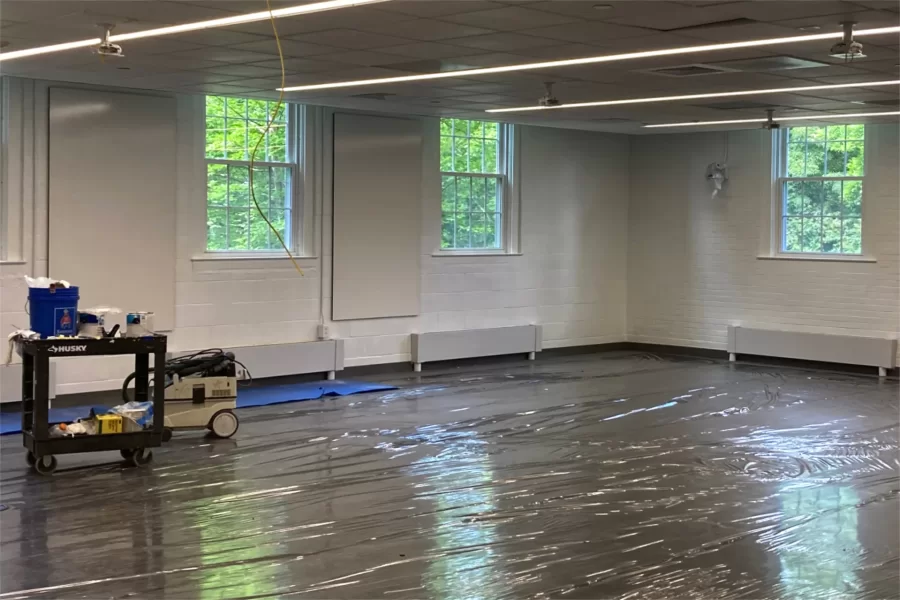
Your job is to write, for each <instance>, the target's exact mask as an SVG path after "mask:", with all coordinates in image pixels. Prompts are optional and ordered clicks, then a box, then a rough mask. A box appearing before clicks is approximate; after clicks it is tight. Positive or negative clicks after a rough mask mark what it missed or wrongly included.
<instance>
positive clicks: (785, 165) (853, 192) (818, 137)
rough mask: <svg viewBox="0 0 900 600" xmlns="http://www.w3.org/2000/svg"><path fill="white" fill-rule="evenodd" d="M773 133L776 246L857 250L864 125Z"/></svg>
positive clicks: (789, 249)
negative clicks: (777, 149)
mask: <svg viewBox="0 0 900 600" xmlns="http://www.w3.org/2000/svg"><path fill="white" fill-rule="evenodd" d="M778 135H779V136H780V137H779V140H778V143H779V145H780V150H781V156H780V160H779V163H780V164H779V178H778V182H777V185H778V188H779V190H780V199H779V200H780V202H779V204H780V208H781V210H780V224H779V227H780V232H779V233H780V235H779V237H778V239H780V240H781V241H780V251H781V252H783V253H806V254H845V255H848V254H849V255H853V254H856V255H859V254H862V236H863V231H862V203H863V178H864V173H865V167H864V162H865V126H864V125H829V126H822V127H791V128H789V129H786V130H782V131H781V132H779V134H778Z"/></svg>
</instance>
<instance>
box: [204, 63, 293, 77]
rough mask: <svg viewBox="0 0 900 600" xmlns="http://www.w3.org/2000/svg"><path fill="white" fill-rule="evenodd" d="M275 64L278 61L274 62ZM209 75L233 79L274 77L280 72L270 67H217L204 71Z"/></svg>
mask: <svg viewBox="0 0 900 600" xmlns="http://www.w3.org/2000/svg"><path fill="white" fill-rule="evenodd" d="M275 62H276V63H277V62H278V61H275ZM206 71H207V72H209V73H214V74H217V75H225V76H228V77H231V78H235V77H275V76H279V75H280V74H281V70H280V69H277V68H272V67H270V66H261V65H259V64H252V65H219V66H216V67H213V68H211V69H206Z"/></svg>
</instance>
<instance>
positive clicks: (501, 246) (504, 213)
mask: <svg viewBox="0 0 900 600" xmlns="http://www.w3.org/2000/svg"><path fill="white" fill-rule="evenodd" d="M440 127H441V141H440V144H441V250H442V251H451V252H452V251H485V252H493V251H496V252H502V251H504V250H506V249H508V248H509V240H508V236H509V225H508V224H509V223H510V221H511V218H510V214H509V213H510V211H511V209H512V206H511V204H512V203H511V202H510V199H509V197H510V195H511V194H510V193H509V190H510V185H509V180H508V175H509V169H510V162H511V161H510V160H509V154H510V150H511V135H510V133H511V131H510V126H507V125H504V124H501V123H490V122H484V121H467V120H464V119H441V123H440Z"/></svg>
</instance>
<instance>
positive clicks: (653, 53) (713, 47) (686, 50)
mask: <svg viewBox="0 0 900 600" xmlns="http://www.w3.org/2000/svg"><path fill="white" fill-rule="evenodd" d="M897 32H900V27H879V28H877V29H860V30H858V31H857V32H856V35H857V36H863V35H883V34H886V33H897ZM843 35H844V34H843V33H842V32H840V31H835V32H830V33H816V34H811V35H800V36H794V37H783V38H768V39H765V40H747V41H744V42H727V43H723V44H707V45H704V46H685V47H682V48H666V49H663V50H645V51H642V52H629V53H626V54H608V55H605V56H588V57H585V58H570V59H567V60H551V61H546V62H538V63H525V64H521V65H507V66H503V67H485V68H482V69H467V70H462V71H442V72H439V73H423V74H421V75H403V76H400V77H382V78H379V79H358V80H356V81H335V82H332V83H317V84H312V85H295V86H290V87H286V88H283V91H285V92H302V91H313V90H328V89H334V88H345V87H357V86H362V85H376V84H379V83H403V82H409V81H428V80H431V79H447V78H450V77H472V76H474V75H491V74H494V73H511V72H514V71H533V70H535V69H555V68H559V67H574V66H578V65H591V64H596V63H608V62H617V61H622V60H635V59H639V58H653V57H657V56H674V55H679V54H697V53H698V52H714V51H717V50H733V49H735V48H754V47H756V46H769V45H773V44H775V45H777V44H793V43H798V42H813V41H816V40H833V39H836V38H842V37H843ZM114 41H115V40H114ZM278 89H279V91H281V90H282V88H278Z"/></svg>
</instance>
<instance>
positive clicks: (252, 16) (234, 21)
mask: <svg viewBox="0 0 900 600" xmlns="http://www.w3.org/2000/svg"><path fill="white" fill-rule="evenodd" d="M388 1H389V0H327V1H326V2H316V3H314V4H303V5H300V6H286V7H284V8H277V9H275V10H273V11H272V12H271V18H274V19H282V18H284V17H293V16H296V15H305V14H309V13H315V12H323V11H327V10H335V9H338V8H351V7H353V6H360V5H364V4H375V3H378V2H388ZM269 18H270V13H269V11H267V10H264V11H261V12H255V13H249V14H245V15H234V16H232V17H223V18H221V19H211V20H209V21H197V22H195V23H184V24H182V25H171V26H169V27H158V28H156V29H145V30H144V31H133V32H131V33H119V34H116V35H112V36H110V37H109V41H110V42H114V43H115V42H127V41H128V40H139V39H142V38H148V37H157V36H161V35H174V34H176V33H187V32H189V31H199V30H201V29H213V28H216V27H230V26H232V25H240V24H242V23H254V22H257V21H267V20H269ZM857 33H859V32H857ZM100 42H101V40H100V38H92V39H89V40H80V41H77V42H66V43H65V44H53V45H52V46H40V47H38V48H26V49H24V50H14V51H12V52H2V53H0V61H4V60H12V59H14V58H24V57H26V56H35V55H38V54H49V53H51V52H61V51H63V50H72V49H74V48H85V47H88V46H96V45H97V44H99V43H100Z"/></svg>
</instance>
